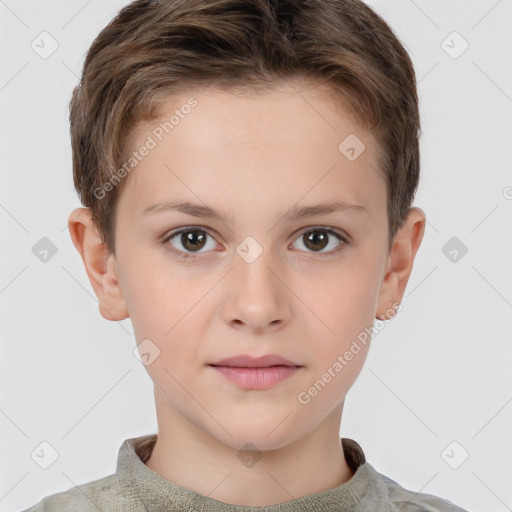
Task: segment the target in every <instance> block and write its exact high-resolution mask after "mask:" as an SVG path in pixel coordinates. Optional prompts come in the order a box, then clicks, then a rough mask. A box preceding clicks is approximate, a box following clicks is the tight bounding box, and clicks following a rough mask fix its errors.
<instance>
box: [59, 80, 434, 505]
mask: <svg viewBox="0 0 512 512" xmlns="http://www.w3.org/2000/svg"><path fill="white" fill-rule="evenodd" d="M299 85H300V84H299V83H298V82H296V83H295V85H294V86H293V87H291V84H290V83H286V84H276V86H275V88H273V89H272V90H270V91H268V92H265V94H253V95H235V94H230V93H227V92H222V91H219V90H215V89H203V90H197V91H194V93H193V97H194V98H196V100H197V101H198V105H197V107H196V108H194V109H193V110H192V111H191V113H190V114H188V116H186V117H185V118H184V119H181V120H180V123H179V125H177V126H176V127H175V128H174V130H173V131H172V132H170V133H169V134H168V135H167V136H165V137H164V138H163V140H162V141H161V142H159V144H158V145H157V146H156V147H155V148H154V149H152V150H151V151H150V152H149V154H148V155H147V156H146V157H144V159H143V160H142V161H141V162H140V163H139V164H138V165H137V167H136V168H135V169H134V170H133V171H132V172H131V174H130V175H129V177H128V178H125V179H127V180H128V181H127V182H126V183H125V184H124V185H125V188H124V189H123V191H122V194H121V197H120V200H119V203H118V210H117V212H118V213H117V218H116V237H115V243H116V250H115V252H116V254H115V255H114V254H110V253H109V252H108V250H107V249H106V248H105V246H104V245H103V244H102V243H101V240H100V238H99V236H98V232H97V230H96V228H95V226H94V225H93V223H92V221H91V216H90V211H89V210H88V209H85V208H77V209H76V210H74V211H73V212H72V213H71V215H70V217H69V221H68V223H69V230H70V234H71V238H72V240H73V243H74V245H75V247H76V248H77V250H78V251H79V253H80V255H81V256H82V258H83V261H84V265H85V269H86V271H87V274H88V276H89V279H90V281H91V284H92V286H93V288H94V291H95V293H96V296H97V297H98V300H99V303H100V313H101V314H102V315H103V316H104V318H106V319H108V320H113V321H117V320H122V319H124V318H127V317H130V318H131V321H132V324H133V328H134V332H135V336H136V342H137V344H139V343H140V342H141V341H142V340H145V339H147V338H149V339H150V340H151V343H153V344H154V346H156V347H158V349H159V350H160V355H159V356H158V357H157V358H156V359H155V360H154V361H153V362H151V364H149V365H148V366H146V369H147V371H148V373H149V375H150V377H151V379H152V380H153V382H154V389H155V402H156V410H157V417H158V427H159V434H158V441H157V443H156V446H155V448H154V451H153V453H152V456H151V457H150V459H149V460H148V461H147V462H146V464H147V466H148V467H149V468H150V469H152V470H153V471H155V472H156V473H158V474H160V475H161V476H162V477H164V478H166V479H168V480H171V481H172V482H174V483H176V484H178V485H181V486H183V487H186V488H188V489H192V490H194V491H196V492H198V493H200V494H202V495H205V496H209V497H210V498H213V499H216V500H219V501H222V502H225V503H230V504H238V505H253V506H265V505H267V506H268V505H272V504H276V503H281V502H284V501H288V500H291V499H295V498H298V497H301V496H305V495H308V494H312V493H317V492H320V491H323V490H325V489H329V488H332V487H336V486H338V485H341V484H342V483H344V482H347V481H348V480H349V479H350V478H351V477H352V476H353V473H352V471H351V470H350V469H349V467H348V465H347V463H346V461H345V458H344V454H343V450H342V447H341V444H340V436H339V430H340V423H341V416H342V411H343V405H344V401H345V396H346V393H347V391H348V390H349V389H350V387H351V386H352V384H353V383H354V381H355V379H356V378H357V376H358V375H359V373H360V371H361V369H362V366H363V363H364V361H365V359H366V355H367V351H368V347H369V344H367V345H366V346H363V345H361V347H362V350H361V351H360V352H359V353H358V354H357V355H355V356H354V357H353V359H352V360H351V361H350V362H348V364H347V365H346V366H345V367H344V368H343V370H342V371H341V372H339V373H337V374H336V376H335V377H334V378H332V379H331V380H330V382H329V383H328V384H327V385H326V386H325V387H324V388H323V389H322V390H321V392H319V393H318V394H317V395H316V396H314V397H312V398H311V400H310V401H309V403H307V404H303V403H300V402H299V401H298V398H297V397H298V394H299V393H300V392H301V391H307V390H308V389H309V388H310V387H311V386H312V385H313V384H314V383H315V382H316V381H318V379H320V378H321V377H322V375H323V374H324V373H325V372H326V371H327V369H328V368H329V367H332V366H333V363H334V362H335V361H336V360H337V357H338V356H339V355H343V354H344V353H345V352H346V351H347V350H348V349H349V347H350V345H351V343H352V342H353V340H355V339H356V337H357V335H358V334H359V333H361V332H362V331H364V329H365V328H368V329H369V328H370V327H372V326H373V325H374V319H375V316H376V314H378V313H383V312H386V311H389V310H390V308H391V307H392V305H393V304H394V303H397V302H400V301H401V299H402V297H403V294H404V291H405V288H406V285H407V282H408V279H409V276H410V273H411V271H412V266H413V261H414V257H415V255H416V252H417V250H418V248H419V246H420V244H421V240H422V238H423V233H424V229H425V214H424V212H423V211H422V210H421V209H419V208H413V209H411V211H410V213H409V216H408V218H407V222H406V223H405V225H404V226H403V227H402V229H401V230H400V231H399V232H398V233H397V235H396V236H395V238H394V243H393V247H392V249H391V251H390V252H388V250H387V249H388V247H387V235H388V226H387V216H386V186H385V182H384V180H383V178H382V176H381V174H380V172H378V160H377V157H378V150H379V148H378V146H377V143H376V141H375V139H374V138H373V136H372V135H371V134H370V133H368V132H367V131H365V130H364V129H362V128H361V127H360V126H359V125H358V124H357V123H356V122H355V121H354V120H353V119H352V118H351V116H350V115H349V114H348V112H347V111H346V110H344V109H343V107H342V106H341V105H338V106H336V107H335V105H334V103H333V102H332V101H331V99H330V97H329V96H328V95H327V94H326V91H325V90H324V89H323V88H322V87H320V86H316V87H315V86H309V87H305V86H304V87H302V89H299V88H298V86H299ZM191 95H192V94H191V91H187V94H183V96H173V97H172V98H169V100H168V102H167V103H166V105H165V106H166V108H165V109H164V110H163V111H162V112H163V113H165V115H163V116H162V119H165V118H167V119H168V117H169V113H172V111H173V110H174V109H175V108H178V107H179V106H180V105H183V104H184V103H185V102H186V100H187V99H188V98H189V97H190V96H191ZM162 119H159V120H156V121H153V122H152V123H150V124H146V125H139V127H138V129H137V130H136V131H135V132H134V133H133V136H132V146H133V148H139V147H140V146H141V145H142V144H143V143H144V141H145V140H146V138H147V136H148V134H150V133H151V130H152V129H154V128H155V127H156V126H158V124H159V122H161V120H162ZM349 134H356V135H357V137H358V138H359V139H360V140H362V141H363V142H364V144H365V146H366V149H365V150H364V151H363V153H362V154H361V155H360V156H359V157H358V158H357V159H356V160H355V161H349V160H348V159H347V158H346V157H345V156H344V155H343V154H342V153H341V152H340V151H339V150H338V146H339V144H340V143H341V142H342V141H343V140H344V139H345V138H346V137H347V136H348V135H349ZM178 199H179V200H189V201H191V202H194V203H197V204H201V205H204V204H206V205H208V206H209V207H211V208H212V209H214V210H216V211H221V212H223V213H225V214H226V216H227V219H226V221H225V222H222V221H220V220H216V219H210V218H202V217H195V216H192V215H190V214H185V213H182V212H177V211H167V212H162V213H158V214H155V215H143V211H144V210H145V208H147V207H148V206H150V205H152V204H154V203H159V202H165V201H171V200H178ZM331 200H338V201H345V202H347V203H352V204H357V205H362V206H364V207H365V208H366V209H367V211H366V212H363V213H359V212H350V213H349V212H335V213H329V214H326V215H318V216H314V217H308V218H302V219H299V220H295V221H290V220H287V219H286V218H285V217H284V215H285V213H286V212H287V211H288V210H290V209H291V208H292V207H293V206H297V207H301V206H306V205H313V204H323V203H326V202H328V201H331ZM198 225H199V226H202V228H203V229H204V230H205V231H206V232H207V233H208V235H209V236H207V238H206V244H205V245H204V246H203V247H202V248H201V245H197V246H196V248H197V249H198V250H199V253H198V252H197V251H196V253H195V256H196V258H195V259H187V260H185V259H183V258H179V257H178V256H176V255H174V254H173V253H171V252H170V251H168V250H166V246H167V247H168V246H172V247H173V248H174V249H175V250H178V251H182V252H188V253H189V254H194V252H193V250H194V246H193V245H192V249H190V247H191V246H187V247H185V246H184V245H183V243H182V242H183V239H182V238H181V236H179V235H178V236H176V237H175V238H174V239H172V241H167V242H162V241H161V239H162V238H163V237H164V235H166V234H170V233H171V231H172V230H175V229H177V228H180V227H184V226H198ZM318 225H319V226H322V227H323V228H330V229H332V230H334V231H335V232H337V233H339V234H340V235H344V234H348V235H349V236H350V240H349V242H348V243H345V244H343V242H342V243H341V245H340V244H339V243H338V244H337V242H339V240H338V239H337V238H336V237H335V236H334V235H328V240H327V245H325V246H324V245H322V243H321V242H318V241H317V242H314V243H313V245H307V240H306V238H307V235H308V234H311V228H312V227H314V226H318ZM304 228H310V231H307V230H306V236H303V235H304V233H303V232H302V231H304ZM191 231H192V232H193V231H194V230H193V229H192V230H191ZM313 233H317V234H320V235H322V234H323V235H324V236H325V232H322V231H320V232H318V231H314V230H313ZM203 235H204V233H203ZM247 236H251V237H253V238H254V239H255V240H256V241H257V242H258V244H259V245H260V246H261V248H262V249H263V252H262V253H261V254H260V255H259V257H258V258H257V259H256V260H255V261H253V262H252V263H247V262H246V261H245V260H244V259H243V258H242V257H240V256H239V254H238V253H237V252H236V249H237V247H238V246H239V244H241V242H243V241H244V240H245V239H246V237H247ZM195 243H196V244H197V241H196V242H195ZM187 249H188V251H187ZM388 316H389V315H388ZM269 353H271V354H279V355H281V356H284V357H286V358H288V359H291V360H292V361H294V362H295V363H297V364H299V365H302V368H300V369H299V371H298V372H297V373H296V374H295V375H293V376H292V377H290V378H289V379H287V380H284V381H282V382H280V383H278V384H276V385H275V386H273V387H271V388H269V389H265V390H247V389H242V388H239V387H237V386H236V385H235V384H233V383H232V382H231V381H228V380H227V379H226V378H224V376H223V375H221V374H219V373H218V372H217V371H215V370H214V369H213V368H212V367H210V366H209V364H210V363H213V362H215V361H218V360H219V359H222V358H225V357H230V356H234V355H239V354H250V355H252V356H254V357H259V356H261V355H264V354H269ZM369 414H370V412H369ZM248 442H250V443H252V444H253V445H254V446H255V448H254V449H255V452H254V453H253V454H252V455H256V457H259V456H261V458H259V460H257V462H256V463H255V464H253V465H248V464H244V463H243V461H242V460H241V459H240V458H239V457H238V456H237V455H238V454H239V450H240V449H241V448H242V447H243V446H244V445H245V444H246V443H248ZM304 461H307V463H306V464H304V463H303V462H304Z"/></svg>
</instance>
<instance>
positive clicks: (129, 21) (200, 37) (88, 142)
mask: <svg viewBox="0 0 512 512" xmlns="http://www.w3.org/2000/svg"><path fill="white" fill-rule="evenodd" d="M294 77H298V78H301V79H303V80H306V81H309V80H310V81H312V82H315V83H318V84H327V85H328V86H329V88H330V89H332V92H333V97H334V98H338V99H340V100H343V102H344V105H345V106H346V107H347V108H348V109H349V110H350V111H351V112H352V113H353V115H354V118H355V119H356V120H357V121H358V123H359V124H360V125H361V126H363V127H364V128H367V129H369V130H370V131H371V132H372V133H373V134H374V136H375V138H376V140H377V142H378V144H379V148H380V149H381V150H382V155H383V157H382V159H381V161H380V169H379V171H380V172H381V173H382V174H383V176H384V177H385V180H386V183H387V215H388V226H389V237H388V240H389V248H391V246H392V241H393V239H394V236H395V234H396V232H397V230H398V229H399V228H400V227H401V226H402V225H403V222H404V220H405V217H406V216H407V213H408V211H409V209H410V207H411V205H412V201H413V199H414V195H415V193H416V189H417V186H418V181H419V168H420V161H419V136H420V119H419V110H418V96H417V90H416V78H415V73H414V68H413V64H412V62H411V59H410V57H409V55H408V53H407V52H406V50H405V49H404V47H403V46H402V44H401V43H400V41H399V40H398V38H397V36H396V35H395V34H394V32H393V31H392V29H391V28H390V27H389V26H388V24H387V23H386V22H385V21H384V20H383V19H382V18H381V17H380V16H379V15H378V14H377V13H375V11H373V10H372V9H371V8H370V7H369V6H368V5H366V4H365V3H363V2H362V1H360V0H209V1H207V2H206V1H205V0H136V1H134V2H132V3H130V4H129V5H127V6H126V7H124V8H123V9H122V10H121V11H120V12H119V13H118V14H117V16H116V17H115V18H114V19H113V20H112V21H111V22H110V23H109V24H108V25H107V26H106V27H105V28H104V29H103V30H102V31H101V32H100V34H99V35H98V36H97V37H96V39H95V40H94V42H93V43H92V45H91V47H90V49H89V51H88V53H87V56H86V59H85V62H84V68H83V73H82V77H81V80H80V83H79V85H77V87H75V89H74V91H73V96H72V99H71V103H70V124H71V144H72V154H73V179H74V185H75V188H76V190H77V192H78V195H79V197H80V200H81V202H82V204H83V205H84V206H86V207H88V208H90V209H91V211H92V218H93V221H94V223H95V225H96V226H97V228H98V232H99V235H100V237H101V238H102V241H103V242H104V244H105V245H106V247H107V248H108V249H109V251H110V252H111V253H113V254H115V243H114V240H115V233H114V230H115V229H114V228H115V214H116V203H117V198H118V197H119V194H120V192H121V190H122V186H123V184H124V182H126V179H125V180H123V182H121V183H119V185H118V186H115V187H109V188H112V190H109V193H103V195H102V197H98V196H99V194H98V193H97V191H98V190H103V191H104V187H105V184H106V183H107V182H108V180H109V179H111V178H112V176H113V175H114V174H115V173H116V171H117V170H118V169H119V168H120V167H121V166H122V165H123V161H124V158H125V157H126V154H127V145H128V140H129V136H130V133H132V132H133V129H134V128H135V127H136V126H137V125H138V124H139V123H140V122H142V121H149V120H151V119H153V118H155V117H156V116H157V115H158V108H157V100H158V99H162V98H163V97H164V96H165V95H170V94H172V93H173V92H174V93H180V92H185V91H187V90H188V88H189V87H194V86H205V87H206V86H208V85H213V86H215V87H217V88H221V89H224V90H233V89H240V90H242V89H243V90H246V91H254V92H256V91H257V90H265V89H267V90H268V89H271V88H272V86H273V85H275V84H276V82H279V81H281V80H283V79H288V78H294ZM340 142H341V141H340Z"/></svg>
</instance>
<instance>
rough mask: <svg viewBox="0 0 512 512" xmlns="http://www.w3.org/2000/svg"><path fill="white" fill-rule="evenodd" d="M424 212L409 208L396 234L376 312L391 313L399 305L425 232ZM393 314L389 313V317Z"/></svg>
mask: <svg viewBox="0 0 512 512" xmlns="http://www.w3.org/2000/svg"><path fill="white" fill-rule="evenodd" d="M425 224H426V217H425V212H423V210H421V209H420V208H417V207H414V208H411V210H410V211H409V214H408V216H407V219H406V221H405V224H404V225H403V226H402V228H401V229H400V230H399V231H398V232H397V234H396V236H395V239H394V242H393V247H392V249H391V253H390V255H389V262H388V270H387V273H386V276H385V277H384V280H383V281H382V285H381V289H380V293H379V300H378V307H377V311H378V312H379V313H380V312H384V311H392V310H393V304H396V303H400V302H401V301H402V297H403V295H404V293H405V288H406V286H407V283H408V281H409V277H410V276H411V272H412V268H413V264H414V258H415V256H416V253H417V252H418V249H419V247H420V245H421V241H422V239H423V234H424V232H425ZM392 315H393V314H392V313H391V316H392Z"/></svg>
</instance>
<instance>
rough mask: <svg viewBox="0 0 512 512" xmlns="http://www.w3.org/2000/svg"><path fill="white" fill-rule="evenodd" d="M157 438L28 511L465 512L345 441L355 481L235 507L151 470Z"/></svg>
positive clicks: (133, 442) (135, 444)
mask: <svg viewBox="0 0 512 512" xmlns="http://www.w3.org/2000/svg"><path fill="white" fill-rule="evenodd" d="M156 439H157V434H153V435H147V436H142V437H137V438H132V439H126V440H125V441H124V443H123V444H122V446H121V448H120V449H119V455H118V458H117V469H116V472H115V473H114V474H112V475H109V476H106V477H104V478H101V479H99V480H95V481H93V482H89V483H86V484H82V485H79V486H76V487H72V488H71V489H69V490H67V491H65V492H60V493H57V494H53V495H51V496H47V497H46V498H44V499H42V500H41V501H40V502H39V503H38V504H37V505H35V506H33V507H32V508H29V509H26V510H24V511H23V512H66V511H73V512H80V511H84V512H85V511H87V512H89V511H91V512H92V511H94V512H98V511H100V512H121V511H123V512H164V511H165V512H171V511H181V512H221V511H222V512H285V511H301V512H334V511H337V512H363V511H364V512H370V511H371V512H398V511H400V512H455V511H457V512H466V511H465V510H463V509H462V508H459V507H457V506H456V505H454V504H453V503H451V502H449V501H446V500H443V499H441V498H437V497H435V496H432V495H430V494H420V493H415V492H412V491H408V490H406V489H404V488H402V487H401V486H400V485H398V484H397V483H396V482H394V481H393V480H391V479H390V478H388V477H386V476H384V475H382V474H380V473H378V472H377V471H376V470H375V469H374V468H373V466H371V465H370V464H369V463H368V462H367V461H366V459H365V456H364V453H363V450H362V449H361V447H360V446H359V444H357V443H356V442H355V441H353V440H351V439H347V438H342V439H341V443H342V446H343V452H344V454H345V459H346V461H347V464H348V466H349V467H350V468H351V469H352V471H355V473H354V475H353V476H352V478H351V479H350V480H349V481H348V482H345V483H344V484H341V485H339V486H338V487H333V488H331V489H326V490H324V491H321V492H318V493H315V494H309V495H307V496H302V497H300V498H296V499H293V500H289V501H285V502H283V503H279V504H276V505H270V506H259V507H257V506H241V505H230V504H227V503H224V502H222V501H217V500H214V499H212V498H209V497H207V496H203V495H201V494H198V493H197V492H194V491H192V490H190V489H187V488H185V487H181V486H180V485H176V484H174V483H173V482H171V481H169V480H166V479H164V478H163V477H161V476H160V475H159V474H157V473H155V472H154V471H152V470H151V469H149V468H148V467H147V466H146V465H145V464H144V462H145V461H146V460H148V459H149V456H150V455H151V451H152V450H153V447H154V445H155V442H156Z"/></svg>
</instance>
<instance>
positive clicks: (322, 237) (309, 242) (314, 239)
mask: <svg viewBox="0 0 512 512" xmlns="http://www.w3.org/2000/svg"><path fill="white" fill-rule="evenodd" d="M304 236H305V245H306V247H307V248H308V249H320V250H321V249H323V248H324V247H325V246H326V245H327V233H326V232H325V231H311V232H310V233H308V234H305V235H304ZM319 242H320V243H321V247H319V246H318V245H315V244H318V243H319Z"/></svg>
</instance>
